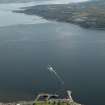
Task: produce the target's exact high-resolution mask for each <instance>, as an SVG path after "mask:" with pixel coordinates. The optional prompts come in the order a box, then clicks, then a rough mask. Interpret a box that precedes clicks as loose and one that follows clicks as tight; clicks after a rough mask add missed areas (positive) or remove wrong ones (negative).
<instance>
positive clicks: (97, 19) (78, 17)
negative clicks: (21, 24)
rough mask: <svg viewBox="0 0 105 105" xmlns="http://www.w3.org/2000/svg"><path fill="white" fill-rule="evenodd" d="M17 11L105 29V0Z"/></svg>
mask: <svg viewBox="0 0 105 105" xmlns="http://www.w3.org/2000/svg"><path fill="white" fill-rule="evenodd" d="M15 12H19V13H25V14H28V15H38V16H41V17H43V18H46V19H49V20H55V21H62V22H67V23H73V24H77V25H79V26H81V27H84V28H92V29H102V30H103V29H104V30H105V1H103V0H102V1H91V2H83V3H72V4H55V5H38V6H32V7H26V8H23V9H22V10H20V11H15Z"/></svg>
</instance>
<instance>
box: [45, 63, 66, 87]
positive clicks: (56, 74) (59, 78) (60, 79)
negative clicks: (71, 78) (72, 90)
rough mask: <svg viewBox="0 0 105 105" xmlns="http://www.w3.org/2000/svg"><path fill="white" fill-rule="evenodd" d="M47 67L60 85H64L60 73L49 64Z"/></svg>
mask: <svg viewBox="0 0 105 105" xmlns="http://www.w3.org/2000/svg"><path fill="white" fill-rule="evenodd" d="M47 69H48V70H49V72H51V73H53V74H54V75H55V76H56V77H57V79H58V80H59V81H60V83H61V85H64V81H63V79H62V78H61V77H60V75H59V74H58V73H57V72H56V70H54V69H53V67H52V66H51V65H48V67H47Z"/></svg>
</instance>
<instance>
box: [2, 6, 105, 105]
mask: <svg viewBox="0 0 105 105" xmlns="http://www.w3.org/2000/svg"><path fill="white" fill-rule="evenodd" d="M3 5H4V4H2V6H0V100H1V101H4V100H9V101H11V100H12V101H13V100H19V99H21V100H22V99H32V98H33V97H34V96H35V94H37V93H38V92H41V91H42V92H43V91H47V92H54V91H56V90H58V89H59V88H60V83H59V81H58V80H57V79H56V78H55V77H54V76H53V75H52V74H50V73H49V72H48V70H47V69H46V67H47V65H48V64H52V65H53V66H54V68H55V69H56V70H57V72H58V73H59V74H60V75H61V76H62V78H63V79H64V81H65V86H64V88H65V89H70V90H72V92H73V97H74V99H75V100H76V101H78V102H80V103H83V104H86V105H102V104H103V105H104V97H105V70H104V69H105V31H98V30H87V29H83V28H80V27H79V26H76V25H72V24H66V23H58V22H50V21H47V20H45V19H42V18H40V17H37V16H35V17H33V16H27V15H24V14H14V13H12V12H11V10H12V9H14V7H15V9H17V8H16V6H14V4H12V5H13V6H12V8H10V7H11V6H8V9H6V8H4V7H6V5H7V4H5V5H4V6H3ZM10 5H11V4H10ZM24 5H27V4H24ZM21 6H23V4H21ZM21 6H20V4H19V5H18V7H21ZM1 7H2V8H1ZM4 12H5V14H4ZM7 14H9V15H7ZM17 15H18V18H16V20H15V19H14V17H15V16H17ZM1 16H4V18H3V17H2V18H1ZM5 16H8V17H9V18H8V19H9V20H8V21H6V17H5ZM1 19H2V21H1ZM22 20H24V21H22Z"/></svg>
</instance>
